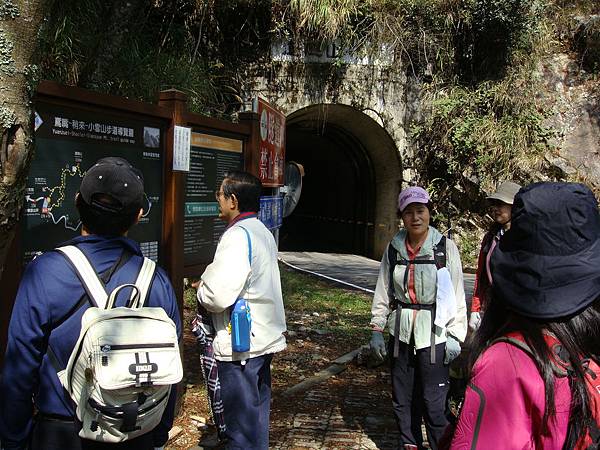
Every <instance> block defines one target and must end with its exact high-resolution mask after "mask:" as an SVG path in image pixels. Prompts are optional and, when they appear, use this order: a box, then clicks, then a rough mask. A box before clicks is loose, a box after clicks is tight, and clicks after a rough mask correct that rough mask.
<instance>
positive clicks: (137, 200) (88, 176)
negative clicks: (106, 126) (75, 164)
mask: <svg viewBox="0 0 600 450" xmlns="http://www.w3.org/2000/svg"><path fill="white" fill-rule="evenodd" d="M79 192H80V194H81V197H82V198H83V200H84V201H85V202H86V203H87V204H88V205H90V206H92V207H95V208H98V209H100V210H102V211H106V212H108V213H113V214H116V213H122V212H130V211H134V210H137V209H139V208H141V207H142V204H143V200H144V177H143V176H142V173H141V172H140V171H139V170H138V169H136V168H135V167H133V166H132V165H131V164H130V163H129V161H127V160H126V159H124V158H119V157H116V156H110V157H107V158H102V159H100V160H98V162H96V164H94V165H93V166H92V167H90V168H89V169H88V171H87V172H86V173H85V176H84V177H83V180H82V181H81V186H80V188H79ZM106 196H108V197H109V198H110V200H108V201H107V199H106ZM103 197H104V199H103Z"/></svg>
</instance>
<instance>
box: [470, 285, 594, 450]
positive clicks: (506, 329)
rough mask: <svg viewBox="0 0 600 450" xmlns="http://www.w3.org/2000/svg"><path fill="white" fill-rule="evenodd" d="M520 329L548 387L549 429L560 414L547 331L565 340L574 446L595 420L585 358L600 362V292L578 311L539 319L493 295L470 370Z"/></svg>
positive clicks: (545, 427)
mask: <svg viewBox="0 0 600 450" xmlns="http://www.w3.org/2000/svg"><path fill="white" fill-rule="evenodd" d="M513 331H518V332H520V333H521V334H522V335H523V338H524V339H525V341H526V342H527V344H528V346H529V348H530V349H531V352H532V354H533V359H534V360H535V363H536V365H537V368H538V370H539V372H540V375H541V377H542V379H543V380H544V390H545V403H546V405H545V409H544V418H543V423H542V431H543V432H545V431H547V430H548V420H549V419H550V418H551V417H554V415H555V414H556V405H555V401H554V400H555V399H554V379H555V374H554V371H553V366H552V363H551V360H550V350H549V349H548V346H547V344H546V341H545V340H544V332H545V331H549V332H550V333H552V334H554V336H555V337H556V338H557V339H558V341H559V342H560V343H561V344H562V346H563V348H564V350H565V351H566V355H568V360H569V363H570V364H571V368H572V370H571V371H569V386H570V388H571V409H570V416H569V427H568V431H567V439H566V441H565V445H564V447H563V448H565V449H570V448H573V447H574V446H575V443H576V442H577V440H578V439H579V438H580V437H581V436H583V435H584V433H585V431H586V429H587V428H588V427H589V426H590V424H592V423H594V422H593V421H594V420H595V419H594V417H593V416H592V411H591V408H590V398H589V395H588V391H587V387H586V384H585V368H584V367H583V366H582V360H583V358H589V359H593V360H594V361H595V362H596V363H597V364H600V346H599V345H598V342H600V296H599V297H598V298H597V299H596V300H595V301H594V302H593V303H592V304H591V305H589V306H588V307H587V308H586V309H584V310H583V311H581V312H578V313H577V314H575V315H572V316H569V317H565V318H561V319H557V320H536V319H531V318H528V317H524V316H521V315H519V314H516V313H514V312H511V311H509V310H508V309H507V308H506V307H505V305H504V302H503V301H502V300H501V299H499V298H493V299H492V301H491V302H490V304H489V305H488V309H487V310H486V312H485V314H484V316H483V320H482V323H481V327H480V328H479V330H477V332H476V333H475V335H474V336H473V338H472V341H471V350H472V351H471V355H470V357H469V372H471V371H472V369H473V365H474V364H475V361H476V360H477V358H478V357H479V356H480V355H481V354H482V353H483V352H484V351H485V349H486V348H487V347H488V346H489V344H490V343H491V342H492V341H494V340H495V339H497V338H500V337H502V336H504V335H506V334H507V333H510V332H513Z"/></svg>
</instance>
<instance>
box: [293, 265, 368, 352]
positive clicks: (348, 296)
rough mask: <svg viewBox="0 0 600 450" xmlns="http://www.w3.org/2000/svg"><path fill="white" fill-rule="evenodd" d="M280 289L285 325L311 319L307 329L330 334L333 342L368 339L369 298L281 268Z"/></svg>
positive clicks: (364, 340)
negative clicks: (284, 312) (285, 319)
mask: <svg viewBox="0 0 600 450" xmlns="http://www.w3.org/2000/svg"><path fill="white" fill-rule="evenodd" d="M281 287H282V291H283V302H284V304H285V308H286V314H287V316H288V322H290V320H295V319H301V318H302V317H303V316H310V326H311V327H313V328H318V329H319V330H323V331H325V332H328V333H331V334H332V335H333V336H334V340H335V341H336V342H337V340H338V339H341V340H343V341H352V340H354V341H355V342H356V343H359V344H362V343H364V342H366V341H367V340H368V336H369V327H368V325H369V321H370V319H371V300H372V298H371V296H370V295H367V294H365V293H362V292H359V291H351V290H346V289H343V288H340V287H339V286H333V285H331V284H328V283H325V282H323V281H321V280H319V279H317V278H315V277H312V276H309V275H304V274H301V273H298V272H294V271H291V270H289V269H287V268H285V267H283V266H282V267H281ZM313 313H317V314H318V316H317V315H313Z"/></svg>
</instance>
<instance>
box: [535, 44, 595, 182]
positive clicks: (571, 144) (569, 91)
mask: <svg viewBox="0 0 600 450" xmlns="http://www.w3.org/2000/svg"><path fill="white" fill-rule="evenodd" d="M544 79H545V81H546V85H547V92H546V93H545V95H546V96H547V97H552V98H553V100H554V108H553V109H554V111H555V113H554V114H553V115H552V116H551V117H550V118H549V119H548V124H549V125H550V126H552V127H553V128H554V129H556V130H557V131H558V134H557V137H556V139H555V141H554V142H553V144H554V145H555V147H556V149H557V151H556V152H555V153H554V154H549V155H546V161H547V162H548V164H549V165H550V167H551V170H550V172H551V173H553V174H554V176H556V177H558V178H565V179H570V180H579V181H583V182H585V183H587V184H589V185H590V186H591V187H592V188H594V189H595V190H596V191H598V189H600V84H599V83H598V81H595V80H594V77H591V76H589V75H587V74H586V72H585V70H582V69H581V68H580V65H579V62H578V61H575V60H574V59H573V58H572V56H570V55H566V54H559V55H556V56H555V57H554V58H553V59H552V60H551V61H549V62H548V63H547V64H546V65H545V68H544Z"/></svg>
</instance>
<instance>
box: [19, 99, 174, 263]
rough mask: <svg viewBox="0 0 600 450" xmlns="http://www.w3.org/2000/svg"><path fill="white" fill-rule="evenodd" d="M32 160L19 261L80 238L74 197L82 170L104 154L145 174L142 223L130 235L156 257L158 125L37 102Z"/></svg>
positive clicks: (159, 222) (159, 188)
mask: <svg viewBox="0 0 600 450" xmlns="http://www.w3.org/2000/svg"><path fill="white" fill-rule="evenodd" d="M35 129H36V140H35V156H34V160H33V162H32V164H31V168H30V171H29V177H28V181H27V187H26V191H25V204H24V208H23V210H24V212H23V218H22V232H23V238H22V241H23V245H22V248H23V263H24V264H26V263H28V262H29V261H31V259H32V258H34V257H35V256H36V255H38V254H40V253H42V252H44V251H47V250H50V249H52V248H55V247H56V246H58V245H60V244H62V243H63V242H65V241H68V240H69V239H72V238H74V237H75V236H78V235H79V234H81V222H80V220H79V215H78V213H77V209H76V208H75V195H76V194H77V192H78V190H79V186H80V184H81V180H82V178H83V176H84V175H85V172H86V170H87V169H88V168H89V167H91V166H92V165H93V164H94V163H95V162H96V161H97V160H98V159H100V158H103V157H105V156H120V157H123V158H125V159H127V160H128V161H129V162H130V163H131V164H133V165H134V166H135V167H137V168H138V169H140V170H141V171H142V173H143V175H144V188H145V192H146V195H145V202H144V205H143V209H144V213H143V217H142V219H141V221H140V223H139V224H138V225H136V226H134V227H133V228H132V229H131V232H130V233H129V237H131V238H132V239H134V240H136V241H137V242H139V243H140V246H141V248H142V252H143V253H144V255H145V256H147V257H148V258H151V259H153V260H155V261H158V259H159V249H160V245H159V244H160V240H161V232H162V198H161V195H162V194H161V192H162V152H161V147H160V144H161V142H162V141H163V139H164V130H163V129H162V128H161V124H152V123H151V124H147V123H144V122H141V121H136V120H132V119H129V118H127V117H121V116H118V117H116V116H115V117H113V116H107V115H101V114H98V113H96V114H94V113H90V112H89V111H80V110H77V109H71V108H66V107H64V106H60V107H59V106H52V105H46V104H43V103H41V104H39V105H38V107H37V111H36V117H35Z"/></svg>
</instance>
